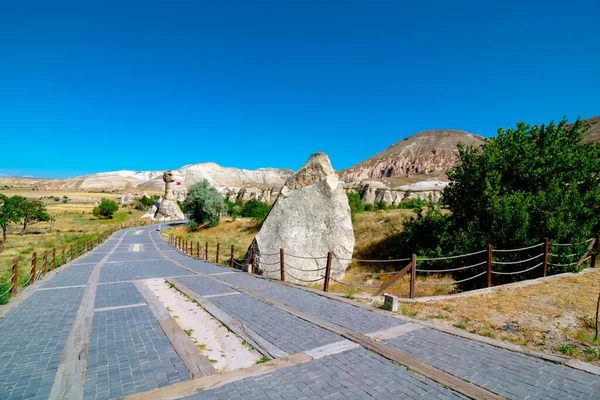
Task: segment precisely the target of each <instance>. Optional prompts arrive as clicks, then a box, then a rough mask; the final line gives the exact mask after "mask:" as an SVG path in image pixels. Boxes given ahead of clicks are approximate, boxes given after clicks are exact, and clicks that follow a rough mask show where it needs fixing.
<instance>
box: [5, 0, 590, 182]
mask: <svg viewBox="0 0 600 400" xmlns="http://www.w3.org/2000/svg"><path fill="white" fill-rule="evenodd" d="M598 21H600V2H598V1H597V0H589V1H579V0H573V1H569V2H563V1H561V2H559V1H525V0H522V1H512V0H509V1H502V2H489V1H419V2H417V1H414V2H408V1H351V0H345V1H310V0H302V1H281V0H279V1H261V0H257V1H226V0H225V1H210V2H208V1H187V2H182V1H169V2H164V1H161V2H159V1H152V0H144V1H126V0H121V1H80V0H78V1H72V2H65V1H60V0H58V1H53V2H49V1H39V2H36V1H13V2H3V3H2V4H1V5H0V138H1V139H0V146H2V147H1V148H0V174H10V175H13V174H16V175H34V176H42V177H65V176H74V175H80V174H84V173H92V172H101V171H111V170H118V169H132V170H152V169H167V168H178V167H180V166H183V165H185V164H190V163H199V162H216V163H218V164H221V165H224V166H235V167H239V168H250V169H253V168H259V167H287V168H293V169H297V168H298V167H300V166H301V165H302V164H303V163H304V161H305V160H306V159H307V158H308V156H309V155H310V154H311V153H313V152H316V151H325V152H327V153H328V154H329V156H330V158H331V160H332V163H333V166H334V168H336V169H343V168H346V167H349V166H351V165H353V164H354V163H356V162H359V161H361V160H363V159H365V158H367V157H369V156H371V155H373V154H375V153H377V152H379V151H381V150H383V149H385V148H386V147H388V146H389V145H391V144H393V143H394V142H396V141H398V140H400V139H402V138H404V137H406V136H408V135H411V134H413V133H416V132H419V131H421V130H426V129H444V128H452V129H463V130H466V131H469V132H473V133H479V134H482V135H484V136H490V135H493V134H495V132H496V130H497V128H498V127H501V126H502V127H509V126H514V124H515V123H516V122H517V121H520V120H524V121H526V122H529V123H541V122H548V121H550V120H557V119H560V118H562V116H563V115H567V116H568V117H569V119H575V118H577V116H579V115H581V116H582V117H584V118H585V117H593V116H597V115H600V73H598V71H600V51H598V50H599V43H600V31H599V30H598V27H597V24H598Z"/></svg>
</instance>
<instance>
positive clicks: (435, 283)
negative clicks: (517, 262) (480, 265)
mask: <svg viewBox="0 0 600 400" xmlns="http://www.w3.org/2000/svg"><path fill="white" fill-rule="evenodd" d="M486 273H487V271H483V272H482V273H480V274H477V275H473V276H472V277H470V278H466V279H461V280H460V281H452V282H425V281H416V283H418V284H419V285H456V284H457V283H463V282H467V281H470V280H472V279H475V278H479V277H480V276H483V275H485V274H486Z"/></svg>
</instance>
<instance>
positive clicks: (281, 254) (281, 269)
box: [279, 249, 285, 282]
mask: <svg viewBox="0 0 600 400" xmlns="http://www.w3.org/2000/svg"><path fill="white" fill-rule="evenodd" d="M279 273H280V274H281V276H280V278H279V279H280V280H281V282H285V253H284V251H283V249H279Z"/></svg>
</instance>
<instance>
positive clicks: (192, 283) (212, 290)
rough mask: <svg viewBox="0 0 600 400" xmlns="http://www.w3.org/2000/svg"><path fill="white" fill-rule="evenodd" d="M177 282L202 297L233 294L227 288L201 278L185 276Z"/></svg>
mask: <svg viewBox="0 0 600 400" xmlns="http://www.w3.org/2000/svg"><path fill="white" fill-rule="evenodd" d="M177 280H178V281H179V282H181V283H183V284H184V285H186V286H187V287H189V288H190V289H192V290H193V291H194V292H196V293H198V294H199V295H202V296H210V295H213V294H223V293H232V292H235V290H233V289H231V288H230V287H229V286H225V285H222V284H220V283H218V282H215V281H213V280H211V279H208V278H204V277H201V276H186V277H183V278H178V279H177Z"/></svg>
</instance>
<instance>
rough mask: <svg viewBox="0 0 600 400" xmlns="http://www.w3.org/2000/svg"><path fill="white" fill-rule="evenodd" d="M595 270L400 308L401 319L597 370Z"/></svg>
mask: <svg viewBox="0 0 600 400" xmlns="http://www.w3.org/2000/svg"><path fill="white" fill-rule="evenodd" d="M599 294H600V269H598V270H593V271H591V272H589V273H586V274H581V275H575V276H569V277H562V278H556V279H554V280H549V281H546V282H543V283H538V284H535V285H531V286H526V287H522V288H513V289H509V288H506V289H503V290H502V291H498V292H494V293H492V294H487V295H474V296H470V297H464V298H457V299H453V300H443V301H431V302H426V303H401V304H400V305H399V312H401V313H402V314H404V315H406V316H409V317H413V318H420V319H423V320H432V321H434V322H436V323H439V324H444V325H448V326H454V327H457V328H460V329H464V330H465V331H468V332H471V333H476V334H479V335H483V336H487V337H491V338H496V339H500V340H505V341H509V342H512V343H515V344H519V345H523V346H527V347H531V348H535V349H539V350H544V351H550V352H554V353H560V354H566V355H568V356H572V357H576V358H579V359H581V360H584V361H587V362H591V363H592V364H595V365H600V349H599V348H598V346H599V345H600V340H599V341H596V340H594V326H595V315H596V301H597V299H598V295H599Z"/></svg>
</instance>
